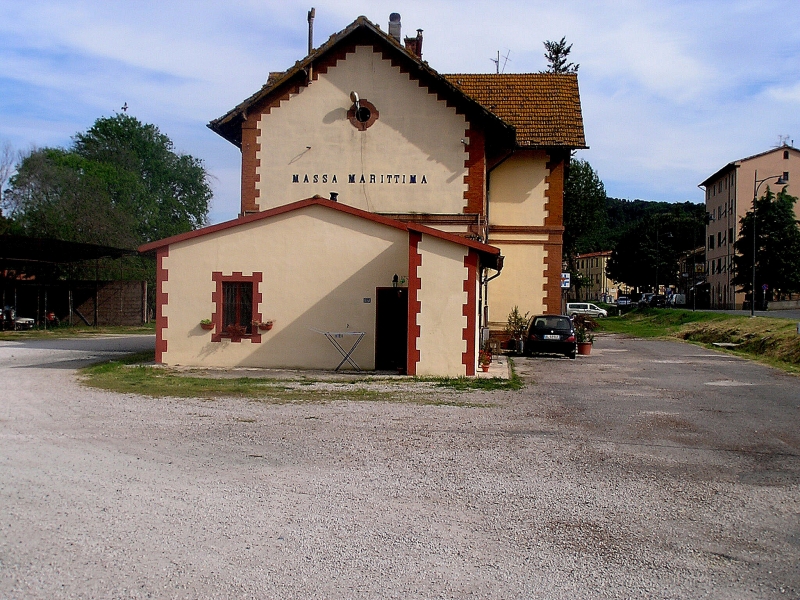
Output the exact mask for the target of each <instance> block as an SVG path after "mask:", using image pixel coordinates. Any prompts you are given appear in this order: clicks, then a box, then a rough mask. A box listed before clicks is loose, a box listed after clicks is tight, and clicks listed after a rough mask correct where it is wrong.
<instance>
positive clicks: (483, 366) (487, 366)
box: [481, 365, 489, 373]
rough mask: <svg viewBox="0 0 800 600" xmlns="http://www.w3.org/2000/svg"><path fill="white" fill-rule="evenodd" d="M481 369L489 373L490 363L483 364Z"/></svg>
mask: <svg viewBox="0 0 800 600" xmlns="http://www.w3.org/2000/svg"><path fill="white" fill-rule="evenodd" d="M481 371H483V372H484V373H488V372H489V365H481Z"/></svg>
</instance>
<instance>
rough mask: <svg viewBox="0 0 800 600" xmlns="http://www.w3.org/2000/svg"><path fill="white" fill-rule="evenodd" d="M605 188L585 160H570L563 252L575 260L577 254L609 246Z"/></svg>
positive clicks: (569, 258) (566, 183) (568, 257)
mask: <svg viewBox="0 0 800 600" xmlns="http://www.w3.org/2000/svg"><path fill="white" fill-rule="evenodd" d="M606 201H607V198H606V190H605V187H604V186H603V182H602V181H601V180H600V177H599V176H598V175H597V173H596V172H595V170H594V169H592V166H591V165H590V164H589V163H588V162H587V161H585V160H574V161H572V163H571V164H570V167H569V173H568V175H567V179H566V181H565V182H564V250H563V252H564V256H565V257H566V258H567V260H568V261H570V265H571V264H572V260H573V259H574V257H575V255H576V254H582V253H585V252H597V251H600V250H608V247H603V238H604V233H605V230H606Z"/></svg>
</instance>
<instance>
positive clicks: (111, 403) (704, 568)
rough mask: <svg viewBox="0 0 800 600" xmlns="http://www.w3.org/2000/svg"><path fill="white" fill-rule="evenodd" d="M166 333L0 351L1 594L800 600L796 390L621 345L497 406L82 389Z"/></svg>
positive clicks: (645, 345) (701, 357) (731, 367)
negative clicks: (100, 370) (91, 377)
mask: <svg viewBox="0 0 800 600" xmlns="http://www.w3.org/2000/svg"><path fill="white" fill-rule="evenodd" d="M148 343H149V344H152V338H137V339H136V340H134V341H133V342H131V341H130V340H128V339H127V338H106V339H105V341H104V340H102V339H101V340H91V341H89V342H82V341H74V340H73V341H68V342H67V341H65V342H45V343H42V342H25V343H16V342H14V343H12V342H0V376H2V377H3V380H4V386H3V391H2V392H0V398H2V403H1V404H0V481H2V486H0V528H2V529H1V531H2V534H1V535H0V598H71V597H76V598H232V597H236V598H533V597H537V598H556V599H557V598H687V599H689V598H692V599H694V598H698V597H701V596H708V597H712V598H800V567H799V566H798V565H800V493H799V492H800V428H798V424H799V423H800V385H798V379H797V378H795V377H790V376H788V375H784V374H781V373H779V372H777V371H774V370H771V369H768V368H766V367H762V366H760V365H756V364H753V363H749V362H746V361H743V360H739V359H737V358H734V357H731V356H729V355H726V354H721V353H716V352H712V351H707V350H704V349H701V348H698V347H695V346H691V345H685V344H679V343H670V342H654V341H642V340H630V339H623V338H618V337H614V336H604V337H600V338H598V341H597V343H596V344H595V349H594V352H593V353H592V355H591V356H589V357H580V358H579V359H578V360H575V361H571V360H568V359H557V358H543V357H539V358H524V359H516V366H517V369H518V371H519V373H520V374H521V375H522V376H523V378H524V379H525V380H526V382H527V385H526V387H525V388H524V389H523V390H521V391H518V392H492V393H487V392H469V393H466V394H464V395H463V396H462V397H461V398H460V399H461V400H464V401H466V402H470V403H471V404H483V405H484V406H472V405H470V406H448V405H417V404H410V403H388V402H331V403H325V404H322V403H303V404H281V405H279V404H269V403H265V402H252V401H247V400H241V399H220V400H212V401H200V400H177V399H153V398H147V397H141V396H135V395H123V394H112V393H107V392H101V391H97V390H92V389H87V388H84V387H82V386H81V385H80V384H79V383H78V381H77V379H76V374H75V371H74V368H75V367H76V366H78V365H80V364H83V363H85V362H86V360H96V359H97V358H100V357H103V356H109V355H114V354H115V353H119V352H123V351H124V350H125V349H127V348H128V346H131V349H132V350H135V349H138V348H137V347H135V346H136V345H137V344H138V345H140V346H141V345H147V344H148ZM87 356H91V357H93V358H91V359H87ZM420 393H425V394H431V393H440V394H445V395H447V396H446V397H447V398H448V399H451V400H452V399H453V396H452V395H453V394H455V392H446V391H443V392H431V391H430V390H428V391H424V392H422V391H421V392H420Z"/></svg>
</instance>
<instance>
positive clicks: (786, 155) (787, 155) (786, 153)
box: [783, 150, 789, 160]
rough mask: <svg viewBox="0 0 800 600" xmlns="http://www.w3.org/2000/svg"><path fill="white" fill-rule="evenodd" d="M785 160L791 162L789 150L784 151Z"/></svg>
mask: <svg viewBox="0 0 800 600" xmlns="http://www.w3.org/2000/svg"><path fill="white" fill-rule="evenodd" d="M783 160H789V151H788V150H784V151H783Z"/></svg>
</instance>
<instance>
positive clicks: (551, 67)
mask: <svg viewBox="0 0 800 600" xmlns="http://www.w3.org/2000/svg"><path fill="white" fill-rule="evenodd" d="M544 49H545V50H546V52H545V54H544V57H545V59H547V70H546V72H547V73H577V72H578V68H579V67H580V65H576V64H575V63H571V62H568V60H569V53H570V52H572V44H569V45H567V38H566V37H562V38H561V39H560V40H559V41H557V42H553V41H551V40H547V41H546V42H544Z"/></svg>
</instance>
